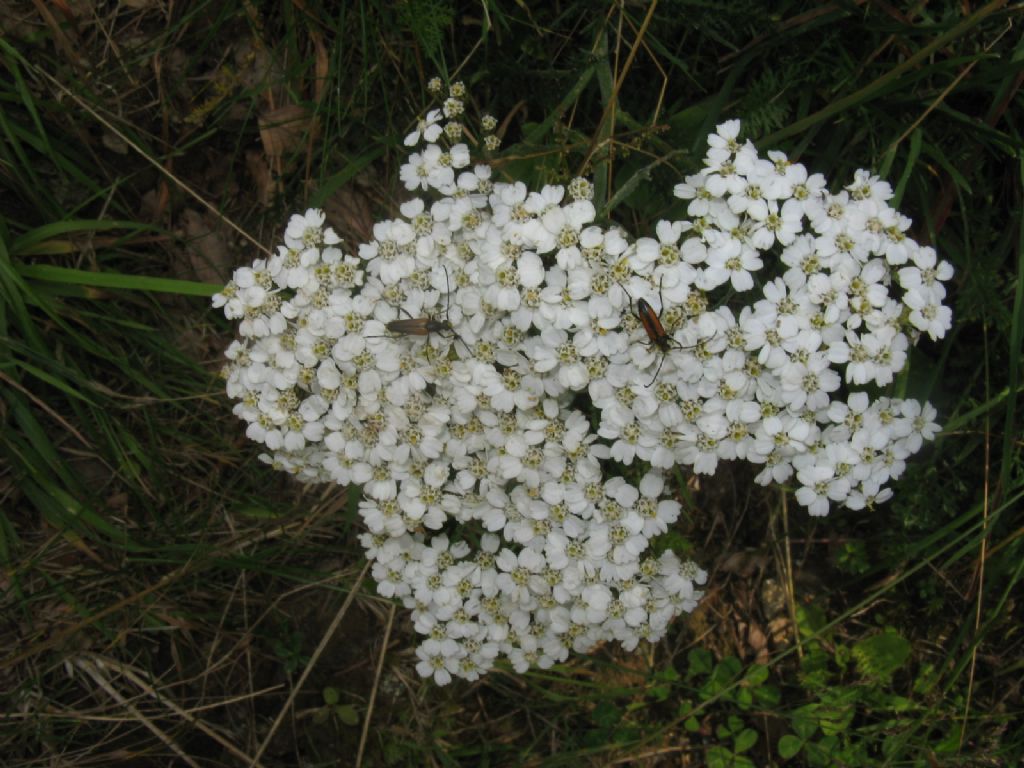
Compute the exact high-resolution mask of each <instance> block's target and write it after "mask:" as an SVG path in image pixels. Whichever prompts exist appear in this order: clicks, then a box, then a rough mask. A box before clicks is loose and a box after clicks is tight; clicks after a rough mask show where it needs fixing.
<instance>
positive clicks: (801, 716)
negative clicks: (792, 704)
mask: <svg viewBox="0 0 1024 768" xmlns="http://www.w3.org/2000/svg"><path fill="white" fill-rule="evenodd" d="M817 711H818V706H817V705H816V704H808V705H807V706H805V707H800V708H799V709H797V710H794V711H793V714H792V715H790V716H789V722H790V724H791V725H792V726H793V730H794V731H796V734H797V736H799V737H800V738H801V739H803V740H804V741H806V740H807V739H809V738H811V736H813V735H814V733H815V731H817V730H818V714H817Z"/></svg>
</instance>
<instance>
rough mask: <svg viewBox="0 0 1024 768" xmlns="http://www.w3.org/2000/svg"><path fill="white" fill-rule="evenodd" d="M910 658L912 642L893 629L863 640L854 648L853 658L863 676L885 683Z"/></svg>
mask: <svg viewBox="0 0 1024 768" xmlns="http://www.w3.org/2000/svg"><path fill="white" fill-rule="evenodd" d="M909 657H910V642H909V641H907V640H906V639H905V638H904V637H903V636H902V635H900V634H899V633H897V632H896V631H895V630H893V629H889V630H886V631H885V632H883V633H882V634H880V635H875V636H874V637H869V638H867V639H866V640H861V641H860V642H859V643H857V644H856V645H854V646H853V658H854V659H855V660H856V662H857V669H858V670H859V671H860V673H861V675H863V676H864V677H868V678H874V679H876V680H880V681H885V680H888V679H889V678H890V677H892V675H893V673H894V672H895V671H896V670H897V669H899V668H900V667H902V666H903V664H904V663H905V662H906V661H907V659H908V658H909Z"/></svg>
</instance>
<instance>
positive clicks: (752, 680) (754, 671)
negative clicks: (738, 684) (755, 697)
mask: <svg viewBox="0 0 1024 768" xmlns="http://www.w3.org/2000/svg"><path fill="white" fill-rule="evenodd" d="M744 679H745V680H746V681H747V683H749V684H750V685H753V686H757V685H761V683H763V682H764V681H765V680H767V679H768V667H766V666H765V665H764V664H752V665H751V667H750V669H748V670H747V675H746V677H745V678H744Z"/></svg>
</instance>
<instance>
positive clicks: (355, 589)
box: [249, 561, 370, 768]
mask: <svg viewBox="0 0 1024 768" xmlns="http://www.w3.org/2000/svg"><path fill="white" fill-rule="evenodd" d="M368 570H370V563H369V561H367V563H366V565H364V566H363V570H362V571H360V572H359V576H358V578H356V582H355V584H353V585H352V589H351V590H350V591H349V593H348V597H346V598H345V602H344V603H342V604H341V608H339V609H338V613H337V614H336V615H335V617H334V619H333V620H332V621H331V626H329V627H328V628H327V631H326V632H324V635H323V637H321V638H320V644H319V645H317V647H316V650H315V651H313V655H312V657H310V659H309V663H308V664H306V668H305V669H304V670H302V674H301V675H299V679H298V680H297V681H296V683H295V685H294V687H293V688H292V692H291V693H290V694H288V700H287V701H286V702H285V703H284V706H283V707H281V711H280V712H278V713H277V717H275V718H274V722H273V724H272V725H271V726H270V730H269V731H267V735H266V736H265V737H264V738H263V743H262V744H260V748H259V749H257V750H256V754H255V755H254V756H253V758H252V762H250V763H249V768H255V766H256V765H257V763H256V761H257V760H259V759H260V758H261V757H262V756H263V753H264V752H265V751H266V749H267V747H268V746H270V740H271V739H272V738H274V734H275V733H277V729H278V728H280V727H281V723H282V722H283V721H284V718H285V715H287V714H288V712H289V711H290V710H291V708H292V704H294V703H295V697H296V696H298V695H299V691H301V690H302V686H303V685H304V684H305V682H306V678H307V677H309V675H310V673H311V672H312V671H313V667H315V666H316V663H317V661H319V659H320V655H321V654H322V653H323V652H324V648H326V647H327V643H329V642H330V640H331V638H332V637H333V636H334V633H335V631H336V630H337V629H338V625H339V624H341V620H342V619H343V618H345V614H346V613H348V609H349V606H351V605H352V601H353V600H355V599H356V595H357V594H359V588H360V587H361V586H362V584H363V579H364V578H366V572H367V571H368Z"/></svg>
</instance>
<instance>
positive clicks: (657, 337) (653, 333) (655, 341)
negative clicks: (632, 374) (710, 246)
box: [619, 275, 685, 387]
mask: <svg viewBox="0 0 1024 768" xmlns="http://www.w3.org/2000/svg"><path fill="white" fill-rule="evenodd" d="M661 279H662V282H663V281H664V280H665V276H664V275H662V278H661ZM619 287H620V288H622V290H623V291H625V293H626V295H627V296H629V291H626V289H625V287H624V286H622V285H620V286H619ZM629 299H630V301H632V300H633V297H632V296H629ZM658 300H659V301H660V302H661V303H662V306H664V301H662V300H661V283H660V282H659V283H658ZM636 319H637V320H639V321H640V324H641V325H642V326H643V328H644V331H645V332H646V333H647V339H648V343H649V344H652V345H654V346H655V347H657V348H658V349H660V350H661V362H659V363H658V369H657V370H656V371H655V372H654V378H652V379H651V380H650V382H649V383H648V384H647V385H646V386H648V387H649V386H651V384H653V383H654V382H655V380H656V379H657V378H658V374H659V373H661V366H663V365H664V364H665V357H666V356H667V355H668V353H669V350H671V349H685V347H684V346H683V345H682V344H680V343H679V342H678V341H676V340H675V339H674V338H672V337H671V336H669V334H668V331H666V330H665V326H663V325H662V324H661V315H660V313H658V312H655V311H654V307H652V306H651V305H650V303H649V302H648V301H647V300H646V299H642V298H641V299H637V300H636Z"/></svg>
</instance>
